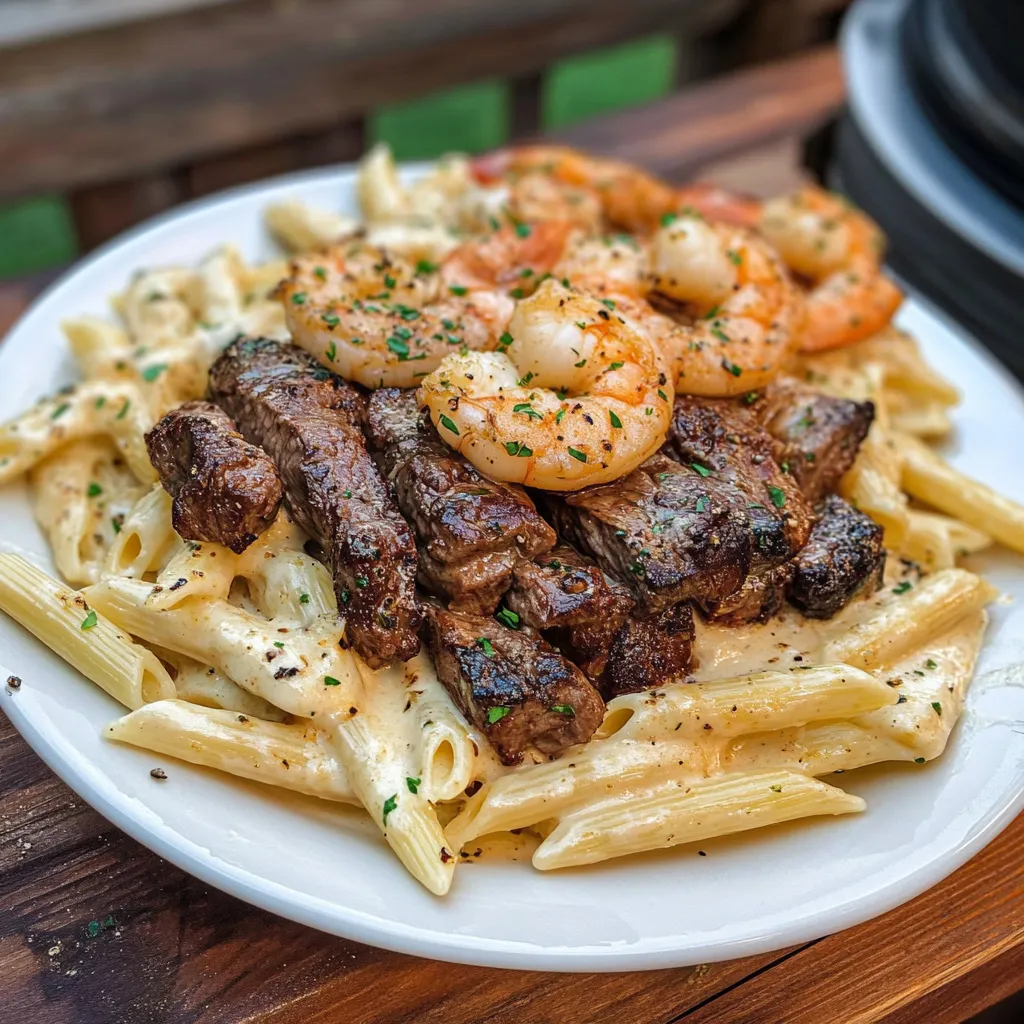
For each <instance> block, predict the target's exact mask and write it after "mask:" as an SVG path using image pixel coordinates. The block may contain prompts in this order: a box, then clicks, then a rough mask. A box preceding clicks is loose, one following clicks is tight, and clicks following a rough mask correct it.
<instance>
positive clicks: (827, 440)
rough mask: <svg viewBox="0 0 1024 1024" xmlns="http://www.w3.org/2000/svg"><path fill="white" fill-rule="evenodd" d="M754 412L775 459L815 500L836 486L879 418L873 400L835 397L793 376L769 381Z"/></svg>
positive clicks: (805, 492) (754, 406) (818, 499)
mask: <svg viewBox="0 0 1024 1024" xmlns="http://www.w3.org/2000/svg"><path fill="white" fill-rule="evenodd" d="M751 412H752V413H753V415H754V416H756V417H757V419H758V420H759V421H760V422H761V423H762V424H763V426H764V428H765V429H766V430H767V431H768V433H769V434H771V436H772V438H773V451H774V456H775V461H776V462H777V463H778V464H779V465H780V466H786V468H787V469H788V471H789V473H790V474H791V475H792V476H793V478H794V479H795V480H796V482H797V484H798V486H799V487H800V489H801V490H802V491H803V493H804V496H805V497H806V498H807V500H808V501H810V502H811V503H812V504H816V503H817V502H818V501H820V500H821V498H823V497H824V496H825V495H826V494H829V493H831V492H832V491H833V490H835V487H836V485H837V484H838V483H839V480H840V477H842V475H843V474H844V473H845V472H846V471H847V470H848V469H849V468H850V467H851V466H852V465H853V461H854V459H855V458H856V457H857V450H858V449H859V447H860V444H861V442H862V441H863V440H864V438H865V437H867V433H868V430H869V429H870V427H871V423H872V421H873V420H874V418H875V406H874V403H873V402H854V401H851V400H850V399H848V398H833V397H832V396H831V395H823V394H820V393H818V392H817V391H814V390H813V389H812V388H810V387H808V386H807V385H806V384H803V383H802V382H800V381H798V380H794V379H793V378H780V379H779V380H777V381H774V382H773V383H772V384H770V385H769V387H768V388H767V389H766V391H765V393H764V395H763V396H762V397H761V398H759V399H758V400H757V401H756V402H755V403H753V405H752V406H751Z"/></svg>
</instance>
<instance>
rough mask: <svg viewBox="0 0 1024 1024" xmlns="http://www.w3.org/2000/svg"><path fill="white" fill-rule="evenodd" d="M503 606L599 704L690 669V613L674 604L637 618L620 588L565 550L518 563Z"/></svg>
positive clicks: (599, 571)
mask: <svg viewBox="0 0 1024 1024" xmlns="http://www.w3.org/2000/svg"><path fill="white" fill-rule="evenodd" d="M505 603H506V604H507V605H508V607H509V608H511V609H512V610H513V611H514V612H516V613H518V614H519V616H520V618H521V619H522V620H523V622H525V623H526V624H527V625H529V626H532V627H533V628H534V629H538V630H542V631H543V632H544V635H545V636H546V637H547V638H548V639H549V640H551V642H552V643H554V645H555V646H556V647H557V648H558V649H559V650H560V651H562V653H563V654H565V655H566V656H567V657H568V658H570V659H571V660H572V661H573V662H575V663H576V664H577V665H578V666H579V667H580V668H581V669H582V670H583V672H584V673H585V674H586V675H587V677H588V678H589V679H591V680H593V681H594V683H595V684H596V685H597V686H598V687H599V689H600V690H601V693H602V696H604V698H605V699H606V700H610V699H611V698H612V697H615V696H618V695H619V694H620V693H631V692H634V691H636V690H647V689H650V688H651V687H654V686H659V685H661V684H663V683H665V682H667V681H668V680H670V679H674V678H678V677H679V676H680V675H682V674H684V673H685V672H686V671H687V670H688V669H689V667H690V655H691V649H692V644H693V613H692V612H691V610H690V607H689V605H676V606H674V607H672V608H669V609H667V610H666V611H664V612H662V613H661V614H660V615H657V616H655V617H653V618H649V619H637V618H636V617H635V616H634V615H633V614H632V612H633V608H634V604H635V602H634V601H633V599H632V598H631V597H630V596H629V592H628V591H627V590H626V588H625V587H624V586H623V585H622V584H621V583H616V582H614V581H612V580H610V579H609V578H608V577H606V576H605V575H604V573H602V572H601V570H600V569H599V568H598V567H597V566H596V565H594V564H593V563H592V562H590V561H589V560H587V559H585V558H584V557H583V556H582V555H579V554H577V553H576V552H575V551H574V550H573V549H572V548H569V547H565V546H560V547H557V548H555V550H554V551H552V552H550V554H548V555H545V556H544V557H542V558H538V559H536V560H535V561H533V562H527V561H525V560H524V561H521V562H520V563H519V564H518V565H517V566H516V570H515V576H514V577H513V583H512V589H511V590H510V591H509V592H508V594H507V595H506V596H505Z"/></svg>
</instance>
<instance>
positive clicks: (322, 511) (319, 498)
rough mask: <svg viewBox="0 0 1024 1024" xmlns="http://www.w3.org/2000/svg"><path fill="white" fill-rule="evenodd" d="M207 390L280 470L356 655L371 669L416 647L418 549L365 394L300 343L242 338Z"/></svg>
mask: <svg viewBox="0 0 1024 1024" xmlns="http://www.w3.org/2000/svg"><path fill="white" fill-rule="evenodd" d="M210 393H211V396H212V397H213V398H214V400H215V401H216V402H217V403H218V404H219V405H220V406H221V407H222V408H223V409H225V410H226V411H227V412H228V413H229V414H230V415H232V416H233V417H234V419H235V421H236V422H237V423H238V425H239V428H240V429H241V431H242V433H243V434H244V435H245V436H246V437H247V438H248V439H249V440H250V441H253V442H255V443H257V444H259V445H261V446H262V447H263V448H264V449H265V450H266V451H267V453H268V454H269V455H270V457H271V458H272V459H273V460H274V462H275V463H276V465H277V468H278V471H279V472H280V474H281V479H282V481H283V483H284V491H285V498H286V500H287V502H288V506H289V508H290V509H291V510H292V514H293V515H294V516H295V519H296V521H297V522H298V523H299V525H300V526H301V527H302V528H303V529H304V530H305V531H306V532H307V533H309V534H310V536H311V537H312V538H313V539H314V540H316V541H317V542H318V543H319V544H320V545H321V546H322V548H323V549H324V552H325V554H326V558H327V562H328V563H329V565H330V567H331V571H332V573H333V575H334V587H335V592H336V593H337V595H338V608H339V610H340V611H341V612H342V613H343V614H344V615H345V617H346V621H347V634H348V637H349V639H350V640H351V641H352V644H353V646H354V647H355V649H356V651H358V653H359V654H360V655H361V656H362V657H363V659H364V660H365V661H366V662H367V664H369V665H371V666H372V667H374V668H377V667H379V666H381V665H384V664H386V663H387V662H389V661H392V660H394V659H395V658H400V659H403V660H405V659H408V658H411V657H412V656H413V655H414V654H415V653H416V651H417V650H418V648H419V641H418V638H417V630H418V628H419V625H420V621H421V613H420V610H419V608H418V605H417V603H416V595H415V579H416V548H415V545H414V544H413V538H412V533H411V531H410V530H409V526H408V524H407V523H406V522H405V520H404V519H403V518H402V516H401V514H400V513H399V511H398V509H397V508H395V506H394V503H393V502H392V500H391V497H390V495H389V494H388V489H387V485H386V484H385V482H384V480H383V478H382V477H381V475H380V472H379V471H378V469H377V467H376V465H375V464H374V461H373V458H372V457H371V456H370V454H369V452H368V451H367V450H366V444H365V442H364V439H363V434H362V431H361V430H360V424H361V423H362V421H363V418H364V416H365V409H364V406H363V400H362V397H361V396H360V394H359V393H358V392H357V391H356V390H355V389H354V388H353V387H352V386H351V385H349V384H347V383H346V382H345V381H343V380H342V379H341V378H340V377H336V376H335V375H334V374H332V373H330V372H329V371H327V370H325V369H324V368H323V367H321V366H320V365H319V363H317V362H316V361H315V360H314V359H313V358H312V357H311V356H309V355H307V354H306V353H305V352H304V351H302V349H300V348H297V347H295V346H294V345H289V344H283V343H281V342H277V341H270V340H267V339H259V340H252V339H239V340H238V341H235V342H234V343H233V344H232V345H231V346H229V348H228V349H227V350H226V351H225V353H224V354H223V355H222V356H221V357H220V358H219V359H218V360H217V362H216V363H214V365H213V367H212V368H211V370H210Z"/></svg>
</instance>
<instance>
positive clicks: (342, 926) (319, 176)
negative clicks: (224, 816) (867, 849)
mask: <svg viewBox="0 0 1024 1024" xmlns="http://www.w3.org/2000/svg"><path fill="white" fill-rule="evenodd" d="M425 165H426V164H425V162H417V163H408V164H403V165H402V167H403V170H408V171H410V172H415V171H417V170H418V169H420V168H422V167H423V166H425ZM355 166H356V165H355V164H340V165H334V166H331V167H326V168H315V169H311V170H306V171H299V172H292V173H288V174H283V175H278V176H275V177H273V178H267V179H263V180H260V181H257V182H251V183H248V184H244V185H240V186H236V187H234V188H231V189H227V190H224V191H221V192H217V193H213V194H211V195H209V196H204V197H202V198H200V199H197V200H193V201H191V202H189V203H185V204H182V205H181V206H177V207H174V208H173V209H171V210H168V211H166V212H164V213H161V214H159V215H157V216H155V217H152V218H150V219H148V220H146V221H144V222H142V223H141V224H139V225H137V226H135V227H134V228H132V229H131V230H129V231H127V232H124V233H123V234H121V235H118V236H116V237H115V238H113V239H111V240H109V241H108V242H106V243H104V245H102V246H100V247H99V248H98V249H97V250H96V251H95V252H93V253H91V254H89V255H88V256H87V257H86V258H84V259H83V260H80V261H78V262H76V263H75V264H73V265H72V266H71V267H69V268H68V269H67V270H66V271H65V272H64V273H63V274H61V275H60V277H58V278H57V279H56V280H55V281H53V282H52V283H51V284H50V285H49V286H48V287H47V288H46V289H44V290H43V291H42V292H41V293H40V294H39V295H38V296H37V297H36V298H35V300H34V301H33V302H32V303H31V304H30V305H29V306H28V308H27V309H26V310H25V311H24V312H23V313H22V315H21V316H19V318H18V319H17V321H16V322H15V323H14V324H13V325H12V326H11V328H10V330H9V331H8V332H7V334H6V335H5V339H6V338H10V337H11V336H12V335H14V334H15V333H18V332H20V331H21V330H22V329H23V328H24V327H25V325H26V324H27V323H28V322H29V321H30V320H31V319H32V318H33V317H34V316H36V315H41V312H45V310H46V307H48V305H49V304H50V302H51V301H52V300H53V299H54V298H55V297H57V296H59V293H60V291H61V290H62V289H63V288H65V287H68V286H70V285H71V284H72V283H73V282H74V281H75V280H76V279H77V278H78V277H79V276H80V275H82V274H86V273H88V272H90V271H91V270H92V269H93V268H94V267H95V266H96V265H97V264H99V263H101V262H102V261H104V260H105V259H107V258H108V257H110V256H111V255H113V254H114V253H116V252H117V251H118V250H119V249H121V248H122V247H123V246H125V245H128V244H130V243H134V242H137V241H141V240H144V239H145V237H146V236H147V235H149V234H151V233H156V232H159V231H160V230H161V229H162V228H163V227H164V226H166V225H170V224H173V223H174V222H176V221H178V220H181V219H183V218H187V217H188V216H189V215H191V214H194V213H198V212H201V211H203V210H206V209H207V208H211V207H217V206H220V205H222V204H223V203H225V202H226V201H232V200H237V199H241V198H244V197H251V196H252V195H253V194H259V193H262V192H265V191H268V190H271V189H279V188H282V187H288V186H301V185H302V184H304V183H309V182H318V183H329V182H331V181H336V180H338V179H340V178H343V177H345V176H348V175H350V174H351V173H352V171H353V169H354V167H355ZM225 242H230V239H225ZM200 256H201V254H197V255H196V258H197V259H198V258H200ZM907 306H908V307H912V306H917V307H919V308H920V309H921V310H922V312H923V313H924V314H925V315H926V316H928V317H929V318H931V319H935V320H938V321H939V322H940V323H941V324H942V325H943V326H945V327H946V328H948V329H950V330H952V331H953V332H954V333H955V334H956V335H957V337H958V339H959V340H960V341H962V342H963V343H965V344H966V345H967V346H968V347H969V348H970V349H971V350H972V352H973V354H974V355H975V356H976V357H980V359H981V360H982V361H983V362H984V363H986V364H987V368H988V369H989V370H990V371H992V372H994V373H996V374H998V375H999V376H1000V377H1001V378H1002V379H1003V381H1004V382H1006V383H1009V384H1011V385H1012V386H1013V387H1014V388H1015V390H1016V391H1017V393H1018V394H1019V395H1020V396H1021V397H1022V399H1024V388H1022V387H1021V386H1020V384H1019V383H1018V382H1017V381H1016V380H1015V379H1014V378H1013V377H1012V375H1011V374H1010V373H1009V371H1007V370H1006V369H1005V367H1003V366H1002V364H1001V363H1000V362H999V361H998V359H996V358H995V357H994V356H993V355H992V354H991V353H990V352H988V350H987V349H985V348H984V346H982V345H981V343H980V342H978V341H977V340H976V339H974V338H973V337H972V336H971V335H970V334H969V333H968V332H966V331H965V330H964V329H963V328H961V327H959V325H957V324H956V323H955V321H952V320H951V319H950V318H949V317H947V316H945V315H944V314H943V313H942V312H941V311H939V310H937V309H936V308H935V307H934V306H933V305H932V304H931V303H929V302H927V301H922V300H921V299H918V298H908V300H907ZM5 348H6V346H4V345H3V343H2V342H0V356H2V354H3V352H4V350H5ZM33 397H34V396H33ZM5 692H6V693H7V695H8V697H9V698H10V699H9V701H8V703H6V704H5V705H4V710H5V711H6V713H7V715H8V717H9V718H10V720H11V722H12V724H13V725H14V727H15V728H16V729H17V731H18V732H19V734H20V735H21V736H22V738H24V739H25V741H26V742H27V743H28V744H29V746H30V747H31V748H32V749H33V751H34V752H35V753H36V754H37V755H38V756H39V757H40V758H41V759H42V760H43V762H44V763H45V764H46V765H47V766H48V767H49V768H50V769H51V770H52V771H53V772H55V774H57V775H58V777H60V778H61V779H62V781H63V782H64V783H65V784H66V785H68V786H69V788H71V789H72V790H73V791H74V792H75V793H77V794H78V795H79V796H80V797H81V798H82V799H83V800H85V801H86V802H87V803H88V804H89V805H90V806H91V807H93V808H94V809H95V810H96V811H98V812H99V813H100V814H101V815H103V817H105V818H106V819H107V820H108V821H110V822H111V823H112V824H113V825H115V826H116V827H117V828H119V829H120V830H121V831H123V832H125V833H126V834H128V835H129V836H131V837H132V838H133V839H134V840H136V841H137V842H139V843H141V844H142V845H143V846H145V847H146V848H148V849H150V850H152V851H153V852H154V853H156V854H157V855H158V856H160V857H163V858H164V859H166V860H168V861H169V862H170V863H172V864H174V865H175V866H176V867H178V868H179V869H181V870H182V871H185V872H186V873H188V874H190V875H193V876H194V877H196V878H199V879H200V880H201V881H203V882H205V883H207V884H209V885H211V886H213V887H215V888H217V889H219V890H221V891H223V892H226V893H228V894H229V895H232V896H234V897H236V898H238V899H241V900H243V901H244V902H246V903H248V904H250V905H253V906H256V907H258V908H261V909H263V910H266V911H269V912H271V913H274V914H277V915H278V916H281V917H284V918H286V919H289V920H292V921H296V922H298V923H300V924H304V925H307V926H310V927H313V928H316V929H318V930H320V931H324V932H327V933H329V934H333V935H337V936H340V937H342V938H347V939H349V940H352V941H357V942H363V943H366V944H369V945H373V946H376V947H379V948H383V949H388V950H392V951H395V952H400V953H406V954H411V955H414V956H420V957H427V958H431V959H435V960H441V961H448V962H454V963H464V964H470V965H477V966H483V967H494V968H512V969H522V970H543V971H571V972H618V971H624V970H630V971H632V970H655V969H663V968H669V967H681V966H689V965H692V964H693V963H697V962H718V961H722V960H728V959H733V958H737V957H743V956H749V955H754V954H759V953H765V952H769V951H774V950H777V949H781V948H783V947H784V946H787V945H792V944H797V943H802V942H809V941H812V940H814V939H817V938H820V937H821V936H822V935H823V934H828V933H831V932H833V931H839V930H842V929H845V928H849V927H852V926H855V925H857V924H860V923H863V922H864V921H867V920H869V919H871V918H874V917H876V916H879V915H880V914H883V913H886V912H887V911H889V910H892V909H894V908H895V907H897V906H899V905H901V904H903V903H905V902H907V901H909V900H911V899H914V898H915V897H917V896H918V895H920V894H921V893H922V892H924V891H926V890H927V889H929V888H931V887H932V886H934V885H935V884H937V883H938V882H939V881H941V880H942V879H943V878H945V877H947V876H948V875H950V874H951V873H952V872H953V871H955V870H956V869H957V868H959V867H961V866H962V865H963V864H964V863H966V862H967V861H968V860H969V859H970V858H971V857H973V856H974V855H975V854H976V853H977V852H978V851H979V850H980V849H982V848H983V847H984V846H986V845H987V844H988V843H989V842H991V841H992V840H993V839H994V838H995V837H996V836H997V835H998V834H999V833H1000V832H1001V831H1002V830H1003V829H1004V828H1006V827H1007V826H1008V825H1009V824H1010V822H1012V821H1013V820H1014V818H1015V817H1016V816H1017V815H1018V814H1019V813H1020V812H1021V811H1022V810H1024V785H1018V786H1017V788H1016V789H1013V788H1008V789H1006V790H1005V791H1004V792H1003V794H1001V800H1000V801H999V802H997V803H995V804H993V805H992V809H991V810H990V812H989V814H988V815H987V816H986V818H985V819H984V823H983V824H982V825H981V827H975V828H974V829H972V830H971V831H970V833H969V834H968V835H966V836H964V837H963V838H962V839H961V840H959V841H958V842H956V843H955V844H954V845H953V846H952V847H950V848H949V849H947V850H945V851H944V852H943V853H942V854H941V855H939V856H937V857H935V858H933V859H932V860H930V861H928V862H927V864H925V865H922V866H921V867H919V868H918V869H917V870H915V871H914V872H913V873H912V874H910V875H898V876H896V877H895V878H894V879H892V880H891V881H888V882H887V883H886V884H885V885H883V886H882V887H880V888H878V889H876V890H875V891H874V892H872V893H871V894H869V895H868V896H866V897H863V898H861V899H859V900H856V901H849V902H847V903H846V904H845V905H841V906H838V907H832V908H829V909H826V910H824V911H819V912H816V913H810V914H807V915H805V917H804V918H802V919H800V920H798V921H796V922H788V923H783V924H780V925H778V926H777V927H773V928H772V929H769V930H766V931H763V932H760V933H757V934H751V935H748V936H745V937H730V938H724V939H720V940H717V941H711V942H705V943H704V944H703V945H702V946H701V947H700V951H699V954H700V955H699V956H697V955H696V954H695V953H693V952H691V950H690V947H688V946H686V945H685V936H684V935H682V934H680V933H676V934H675V935H672V936H668V937H663V938H658V939H654V940H647V941H648V942H651V943H653V945H647V946H643V945H642V944H643V942H644V941H645V940H643V939H640V940H638V941H637V942H636V943H633V944H632V945H631V946H623V945H620V944H617V943H602V944H600V945H592V946H579V945H576V946H561V947H559V946H546V947H545V946H540V945H537V944H535V943H530V942H525V941H518V940H511V939H500V938H494V937H480V936H475V935H462V934H459V933H457V932H454V931H441V930H440V926H439V928H436V929H430V928H427V927H424V926H422V925H418V924H409V923H406V922H401V921H396V920H395V919H393V918H389V917H381V916H377V915H373V914H370V913H366V912H365V911H362V910H358V909H354V908H352V907H349V906H346V905H345V904H343V903H339V902H334V903H327V902H325V901H324V900H321V899H318V898H316V897H313V896H310V895H308V894H304V893H302V892H299V891H298V890H296V889H292V888H288V887H287V886H284V885H282V884H281V883H279V882H277V881H273V880H271V879H269V878H267V877H266V876H265V875H260V874H256V873H254V872H252V871H250V870H249V869H248V868H245V867H242V866H240V865H237V864H231V863H229V862H227V861H225V860H223V859H222V858H221V857H219V856H218V855H217V854H215V853H213V852H212V851H210V850H208V849H205V848H203V847H201V846H199V845H198V844H197V843H195V842H194V841H193V840H190V839H189V838H187V836H186V835H185V834H183V833H182V832H181V831H179V830H177V829H175V828H173V827H171V826H169V825H167V824H166V823H164V822H162V821H159V820H158V819H156V818H155V817H154V818H149V819H147V817H146V816H145V815H144V814H140V813H139V812H138V811H133V809H132V807H131V806H130V805H131V804H133V803H136V802H137V801H136V800H135V799H134V798H132V797H129V796H127V795H126V794H123V793H120V792H119V791H117V790H116V787H114V786H113V782H112V780H111V778H110V776H109V775H108V774H106V773H104V772H102V771H100V770H97V769H95V767H94V766H91V765H88V764H86V765H81V764H77V763H76V760H75V758H76V756H77V757H78V759H79V760H82V759H84V758H85V757H86V755H84V754H80V753H78V751H77V748H75V747H74V746H73V745H72V744H71V743H70V742H69V741H67V740H65V739H64V737H58V738H54V737H52V736H45V735H43V733H42V731H41V730H40V729H39V728H38V727H37V725H36V723H35V722H34V721H33V720H32V718H31V717H30V713H29V712H28V711H26V709H25V708H23V707H19V701H18V699H17V697H15V696H14V695H13V694H11V692H10V691H9V690H7V691H5ZM83 769H84V770H83ZM1021 783H1022V784H1024V779H1022V780H1021ZM143 806H144V805H143ZM823 919H827V924H823V923H822V920H823Z"/></svg>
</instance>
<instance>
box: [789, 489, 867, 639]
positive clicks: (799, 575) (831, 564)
mask: <svg viewBox="0 0 1024 1024" xmlns="http://www.w3.org/2000/svg"><path fill="white" fill-rule="evenodd" d="M818 515H819V519H818V522H817V524H816V525H815V527H814V529H813V530H812V531H811V538H810V540H809V541H808V542H807V544H806V546H805V547H804V549H803V550H802V551H801V552H800V553H799V554H798V555H797V557H796V558H795V559H794V562H793V565H794V568H795V573H794V575H793V581H792V583H791V584H790V585H789V600H790V601H791V602H792V603H793V604H795V605H796V606H797V608H799V609H800V611H802V612H803V613H804V615H806V616H808V617H809V618H812V619H829V618H831V617H832V616H833V615H835V614H836V612H838V611H839V610H840V609H841V608H843V607H844V606H845V605H846V604H847V603H848V602H849V601H850V599H851V598H853V597H854V595H855V594H857V593H859V592H861V591H866V592H868V593H874V592H875V591H876V590H878V588H879V587H880V586H881V585H882V573H883V571H884V569H885V549H884V547H883V546H882V528H881V527H880V526H879V525H878V524H877V523H875V522H874V521H873V520H871V519H869V518H868V517H867V516H866V515H865V514H864V513H863V512H859V511H857V509H855V508H853V507H852V506H851V505H849V504H847V503H846V502H845V501H843V499H842V498H840V497H839V496H838V495H836V494H830V495H829V496H828V497H827V498H826V499H825V500H824V502H822V504H821V506H819V508H818Z"/></svg>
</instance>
